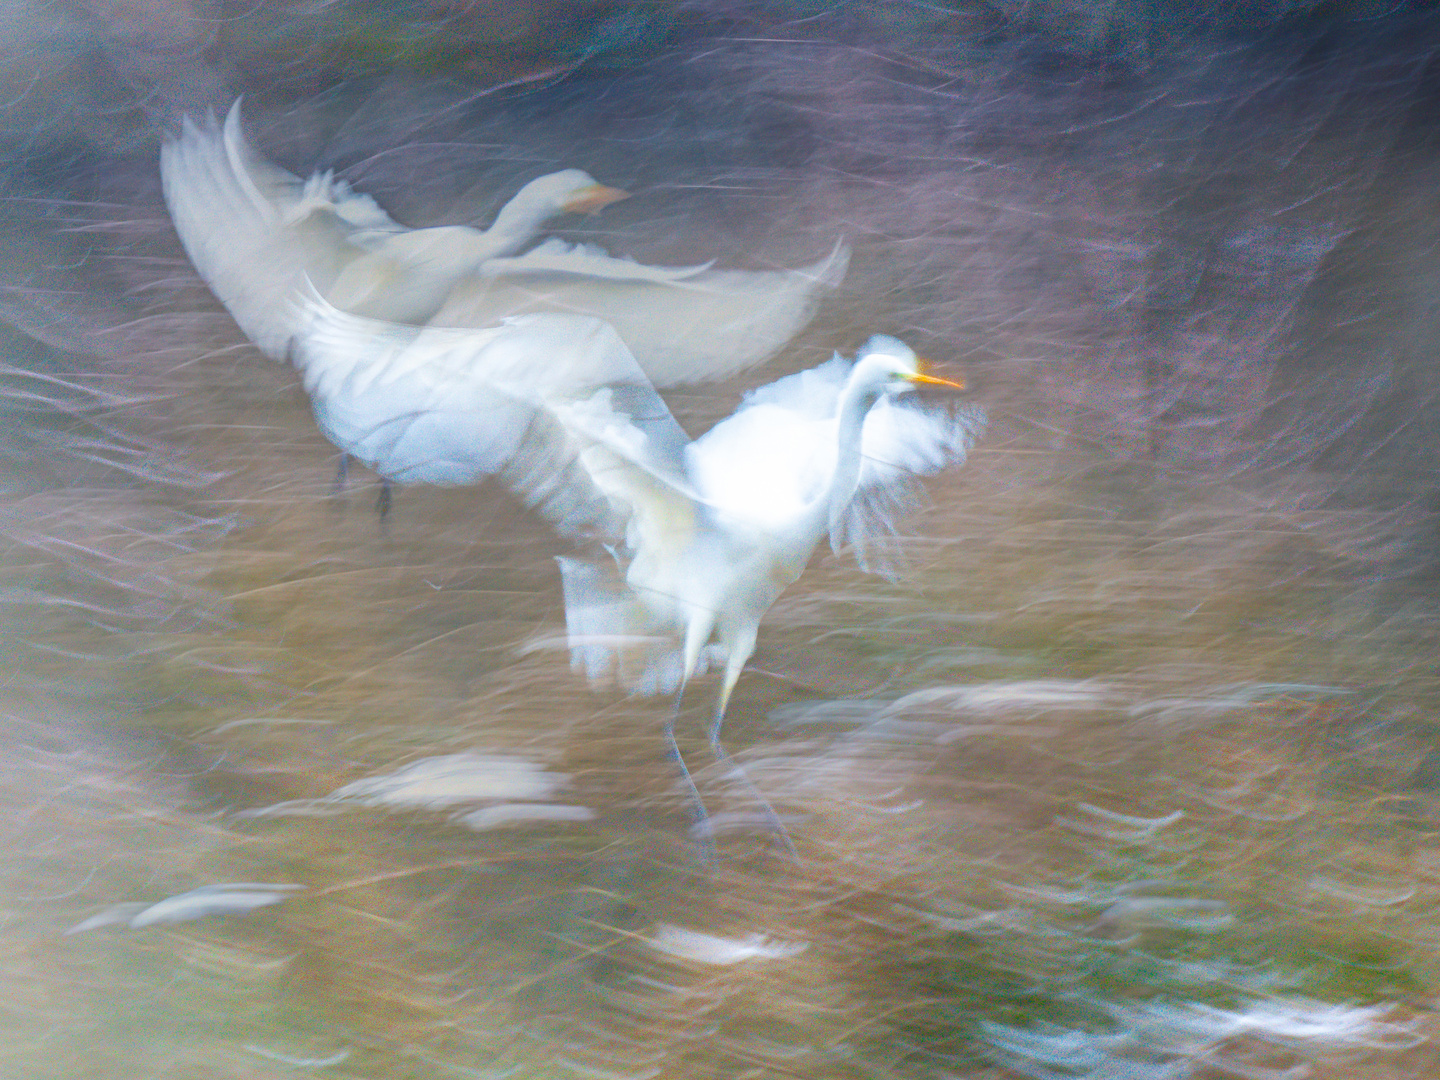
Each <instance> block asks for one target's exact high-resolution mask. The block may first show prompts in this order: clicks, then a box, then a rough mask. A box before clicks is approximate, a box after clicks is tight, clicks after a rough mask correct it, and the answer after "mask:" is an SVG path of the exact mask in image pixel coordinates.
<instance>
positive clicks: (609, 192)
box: [562, 184, 630, 214]
mask: <svg viewBox="0 0 1440 1080" xmlns="http://www.w3.org/2000/svg"><path fill="white" fill-rule="evenodd" d="M629 197H630V193H629V192H628V191H621V190H620V189H619V188H613V187H607V186H606V185H604V184H591V185H590V186H589V187H586V188H581V189H580V190H579V191H577V192H575V194H573V195H571V196H570V197H569V198H568V199H566V200H565V202H564V203H563V204H562V205H563V207H564V208H565V209H566V210H568V211H569V212H570V213H572V214H597V213H599V212H600V211H601V210H603V209H605V207H607V206H609V205H610V204H611V203H617V202H619V201H620V200H621V199H628V198H629Z"/></svg>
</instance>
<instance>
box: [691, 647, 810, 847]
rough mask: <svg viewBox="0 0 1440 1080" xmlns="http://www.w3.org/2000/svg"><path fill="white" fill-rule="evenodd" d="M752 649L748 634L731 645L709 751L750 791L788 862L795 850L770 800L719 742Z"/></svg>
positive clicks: (712, 724) (716, 703)
mask: <svg viewBox="0 0 1440 1080" xmlns="http://www.w3.org/2000/svg"><path fill="white" fill-rule="evenodd" d="M754 648H755V638H754V635H753V634H752V635H751V636H750V641H749V643H748V647H747V645H746V643H745V642H744V641H743V640H741V641H737V642H736V643H735V647H734V648H733V649H732V651H731V653H730V656H729V658H728V659H727V660H726V662H725V681H724V682H723V683H722V684H721V686H720V696H719V698H717V699H716V702H715V716H714V718H713V719H712V720H711V721H710V750H711V752H712V753H713V754H714V755H715V760H716V761H718V762H720V763H721V764H724V765H728V766H729V767H730V773H731V775H733V776H736V777H739V779H740V782H741V783H742V784H744V785H745V786H746V787H747V788H749V789H750V795H751V797H752V798H754V800H755V801H756V802H757V803H759V804H760V808H761V809H762V810H763V811H764V812H765V817H766V818H767V819H768V821H769V824H770V828H771V829H772V830H773V831H774V833H775V835H776V836H778V837H780V840H781V841H782V842H783V843H784V845H785V849H786V850H787V851H789V852H790V857H791V858H792V859H799V858H800V854H799V852H797V851H796V850H795V845H794V843H792V842H791V840H790V834H789V833H788V832H786V830H785V823H784V822H783V821H781V820H780V815H779V814H777V813H776V812H775V807H773V806H771V805H770V800H769V799H767V798H765V796H764V795H762V794H761V793H760V789H759V788H757V787H756V786H755V784H754V782H753V781H752V780H751V779H750V777H748V776H746V775H745V770H744V769H742V768H741V767H740V765H739V764H738V763H737V762H736V761H735V759H734V758H732V757H731V756H730V753H729V751H727V750H726V749H725V745H724V743H722V742H721V741H720V726H721V725H722V724H723V723H724V722H725V707H726V706H727V705H729V704H730V693H731V691H733V690H734V689H735V684H736V683H737V682H739V681H740V671H741V669H742V668H744V667H745V661H746V660H748V659H749V658H750V654H751V652H752V651H753V650H754Z"/></svg>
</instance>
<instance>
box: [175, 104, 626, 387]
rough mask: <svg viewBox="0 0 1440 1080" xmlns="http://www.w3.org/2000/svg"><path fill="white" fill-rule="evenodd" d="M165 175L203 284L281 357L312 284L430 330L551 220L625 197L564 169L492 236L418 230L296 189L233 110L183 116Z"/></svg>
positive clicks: (340, 184) (512, 208)
mask: <svg viewBox="0 0 1440 1080" xmlns="http://www.w3.org/2000/svg"><path fill="white" fill-rule="evenodd" d="M160 176H161V180H162V181H163V184H164V189H165V201H166V204H167V205H168V206H169V208H170V216H171V218H172V220H173V221H174V222H175V229H176V232H178V233H179V235H180V240H181V242H182V243H183V244H184V246H185V250H186V252H187V253H188V254H189V256H190V260H191V261H192V262H193V263H194V264H195V268H196V269H197V270H199V271H200V276H201V277H203V278H204V279H205V283H206V284H207V285H209V286H210V288H211V290H212V291H213V292H214V293H215V295H216V296H217V297H218V298H219V299H220V301H221V303H223V304H224V305H225V306H226V308H227V309H229V311H230V314H231V315H232V316H233V317H234V319H235V321H236V322H237V323H239V325H240V328H241V329H242V330H244V331H245V333H246V335H247V336H248V337H249V338H250V340H251V341H253V342H255V344H256V345H257V346H258V347H259V348H260V349H261V350H262V351H263V352H265V353H266V354H267V355H269V356H271V357H273V358H275V359H277V360H283V359H284V358H285V356H286V353H287V350H288V347H289V342H290V338H291V336H292V335H293V333H294V331H295V324H294V322H293V318H294V310H295V309H294V305H293V304H292V303H291V302H290V301H291V300H292V299H293V297H294V294H295V292H296V291H297V290H298V289H299V287H300V284H301V282H303V281H304V280H305V279H306V278H307V277H308V278H309V280H310V281H311V283H312V284H313V285H314V286H315V288H317V289H318V290H319V291H320V292H321V294H322V295H324V296H325V297H326V298H327V299H329V300H330V302H331V303H333V304H335V305H337V306H338V307H340V308H342V309H343V310H346V311H350V312H353V313H355V314H360V315H367V316H370V317H373V318H379V319H386V320H389V321H392V322H409V323H421V322H425V321H427V320H429V319H430V318H431V317H433V316H434V314H435V313H436V312H437V311H438V310H439V309H440V307H441V305H442V304H444V302H445V300H446V298H447V297H448V296H449V295H450V292H451V290H452V289H453V288H454V286H455V284H456V283H457V282H458V281H460V280H462V279H463V278H465V277H467V276H470V275H473V274H475V273H476V272H477V271H478V270H479V268H480V267H481V266H482V265H484V263H485V262H486V261H487V260H489V259H493V258H497V257H501V256H506V255H511V254H513V253H515V252H516V251H518V250H520V248H522V247H524V246H525V245H526V244H527V243H529V242H530V241H531V240H533V239H534V238H535V236H536V235H537V233H539V231H540V229H541V227H542V226H543V225H544V224H545V222H547V221H548V220H549V219H550V218H552V217H555V216H557V215H559V214H563V213H571V212H582V211H592V210H597V209H599V208H600V207H602V206H605V205H607V204H609V203H612V202H615V201H616V200H617V199H621V198H624V197H625V193H624V192H622V191H619V190H617V189H615V188H608V187H605V186H604V185H602V184H598V183H596V182H595V180H594V178H592V177H591V176H590V175H588V174H587V173H585V172H582V171H581V170H579V169H565V170H563V171H561V172H556V173H550V174H548V175H546V176H541V177H538V178H537V179H535V180H532V181H530V182H529V183H528V184H526V185H525V186H524V187H522V188H521V189H520V191H519V192H517V193H516V194H515V196H514V197H513V198H512V199H511V200H510V201H509V202H508V203H506V204H505V206H504V207H502V208H501V210H500V212H499V213H498V214H497V215H496V217H495V221H494V223H493V224H492V225H491V226H490V228H488V229H484V230H481V229H473V228H469V227H467V226H463V225H443V226H436V227H433V228H427V229H411V228H408V227H406V226H404V225H401V224H399V223H398V222H396V221H394V220H393V219H392V218H391V217H390V216H389V215H388V214H386V213H385V211H383V210H382V209H380V207H379V206H378V205H377V204H376V202H375V200H373V199H372V198H370V196H368V195H363V194H360V193H357V192H355V191H353V190H352V189H351V188H350V186H349V185H348V184H346V183H345V182H344V181H343V180H336V179H335V178H334V177H333V175H332V174H330V173H328V172H327V173H316V174H314V175H313V176H311V177H310V178H309V179H308V180H301V179H300V178H299V177H298V176H295V175H293V174H292V173H289V172H287V171H286V170H284V169H282V168H280V167H279V166H278V165H276V164H274V163H273V162H271V161H269V160H268V159H266V158H265V157H264V156H263V155H262V154H260V153H258V152H257V151H256V150H255V148H254V147H253V146H251V145H250V143H249V141H248V140H247V139H246V138H245V133H244V130H243V129H242V128H241V126H240V103H239V102H238V101H237V102H236V103H235V105H234V106H233V107H232V108H231V109H230V113H229V115H228V116H227V117H226V118H225V123H224V126H223V127H219V126H217V125H216V124H215V122H214V120H213V119H211V120H209V121H208V122H203V123H201V124H198V125H197V124H195V123H194V122H192V121H191V120H190V118H189V117H186V118H185V119H184V121H183V122H182V125H181V131H180V134H179V136H178V137H176V138H172V139H167V140H166V142H165V145H164V146H163V147H162V148H161V151H160ZM491 321H492V322H493V321H498V319H496V320H491Z"/></svg>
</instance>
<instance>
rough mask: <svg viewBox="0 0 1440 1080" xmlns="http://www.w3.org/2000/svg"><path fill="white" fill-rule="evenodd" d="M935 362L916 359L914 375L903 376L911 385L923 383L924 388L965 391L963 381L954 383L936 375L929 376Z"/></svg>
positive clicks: (920, 358) (921, 358) (922, 358)
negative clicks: (938, 387) (946, 387)
mask: <svg viewBox="0 0 1440 1080" xmlns="http://www.w3.org/2000/svg"><path fill="white" fill-rule="evenodd" d="M934 364H935V361H933V360H926V359H925V358H924V357H917V358H916V360H915V374H913V375H907V376H905V377H906V378H907V379H909V380H910V381H911V382H913V383H923V384H924V385H926V386H948V387H951V388H952V389H955V390H964V389H965V380H964V379H961V380H959V381H958V382H954V381H952V380H950V379H942V378H940V376H938V375H932V374H930V370H931V368H932V367H933V366H934Z"/></svg>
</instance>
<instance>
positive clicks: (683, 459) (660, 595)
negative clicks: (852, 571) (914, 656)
mask: <svg viewBox="0 0 1440 1080" xmlns="http://www.w3.org/2000/svg"><path fill="white" fill-rule="evenodd" d="M925 384H930V385H937V386H943V387H952V388H959V387H960V386H961V385H962V384H960V383H957V382H952V381H950V380H946V379H942V378H938V377H936V376H934V375H931V374H928V373H927V372H926V371H925V364H924V361H921V360H919V359H918V358H917V357H916V356H915V353H914V352H913V351H912V350H911V349H910V348H909V347H908V346H907V345H905V344H904V343H903V342H901V341H899V340H897V339H895V338H892V337H887V336H885V335H876V336H875V337H872V338H871V339H870V340H869V341H868V342H867V343H866V344H865V346H864V347H863V348H862V349H861V350H860V352H859V353H858V354H857V357H856V359H855V361H854V362H853V363H849V362H846V361H844V360H842V359H841V358H840V357H838V356H837V357H835V358H834V359H832V360H831V361H830V362H829V363H827V364H824V365H822V366H821V367H819V368H815V369H813V370H811V371H804V372H801V373H799V374H797V375H792V376H789V377H788V378H785V379H781V380H779V381H778V382H775V383H772V384H770V385H769V386H765V387H761V388H760V389H758V390H755V391H752V392H751V393H750V395H749V396H748V397H747V399H746V401H745V403H744V404H743V405H742V406H741V408H740V409H739V410H738V411H737V412H736V413H734V414H733V415H732V416H730V417H729V418H727V419H726V420H724V421H722V422H721V423H719V424H717V425H716V426H715V427H714V428H712V429H711V430H710V431H709V432H708V433H707V434H705V435H704V436H702V437H701V438H699V439H697V440H696V441H695V442H693V443H690V444H689V445H686V446H684V447H683V453H681V454H679V455H674V443H673V442H672V443H670V444H667V445H663V446H662V445H654V446H652V445H651V444H650V443H649V441H648V440H647V439H646V438H644V437H643V436H641V435H640V433H638V432H637V431H636V430H634V429H633V428H630V427H629V426H627V425H626V424H624V423H623V422H621V423H616V422H615V420H614V418H613V416H612V415H611V413H610V412H609V410H608V409H605V408H600V409H595V410H594V412H593V414H592V413H591V411H590V410H591V407H592V404H593V402H594V399H591V400H589V401H582V402H579V403H576V404H574V405H569V406H566V407H565V408H564V409H563V410H561V413H562V422H563V423H565V425H566V426H567V427H568V428H569V429H570V430H571V431H572V432H581V433H583V435H584V437H586V438H589V439H590V440H593V443H592V445H591V446H589V447H587V448H586V449H585V451H584V452H583V453H582V455H581V461H582V464H583V465H584V467H585V468H586V470H587V471H588V472H589V474H590V478H591V480H592V482H593V483H595V485H596V486H597V487H599V488H600V489H601V490H603V491H604V492H605V493H606V494H607V495H609V496H610V498H611V499H612V501H613V502H614V503H615V504H617V505H618V506H620V507H622V508H623V512H624V513H623V516H624V517H625V518H626V537H625V539H626V548H627V554H628V562H627V564H626V565H625V567H624V576H623V585H622V584H621V578H620V573H619V571H618V569H615V568H612V567H611V566H610V565H607V564H605V563H590V562H583V561H580V560H576V559H562V560H560V563H561V570H562V575H563V578H564V585H565V614H566V623H567V627H568V630H569V634H570V642H571V657H572V662H573V664H574V666H575V667H576V668H577V670H583V671H585V672H586V673H587V674H588V675H589V676H590V678H591V679H592V680H597V679H602V678H604V677H605V676H606V675H607V674H608V673H609V672H611V671H612V670H617V669H618V670H617V673H618V675H619V678H620V681H621V682H622V684H623V685H625V686H627V687H628V688H629V689H631V690H632V691H635V692H639V693H662V692H667V691H670V690H677V691H678V694H677V697H676V712H677V713H678V710H679V705H680V699H681V697H682V696H683V694H684V690H685V686H686V684H687V683H688V681H689V680H690V679H691V678H692V677H693V676H694V675H696V674H697V673H698V672H700V671H702V670H703V669H704V668H705V666H706V665H707V662H708V661H709V660H710V659H711V658H713V659H715V660H716V661H717V662H720V663H723V665H724V674H723V676H722V679H721V684H720V690H719V693H718V695H717V696H716V701H715V707H714V712H713V714H712V719H711V724H710V730H709V738H710V746H711V749H712V750H713V752H714V753H715V755H716V757H717V759H719V760H725V759H726V754H725V750H724V747H723V746H722V745H721V743H720V728H721V724H722V722H723V721H724V717H725V710H726V706H727V705H728V703H729V700H730V695H731V693H732V691H733V690H734V689H735V684H736V682H737V681H738V679H739V677H740V672H741V670H742V669H743V668H744V666H745V662H746V661H747V660H748V659H749V658H750V656H751V654H752V653H753V652H754V650H755V643H756V637H757V634H758V631H759V627H760V622H761V620H762V619H763V618H764V616H765V613H766V612H767V611H769V609H770V607H771V605H772V604H773V603H774V602H775V600H776V599H777V598H778V597H779V596H780V594H781V593H782V592H783V591H784V590H785V588H786V587H788V586H789V585H790V584H791V583H793V582H794V581H795V580H797V579H798V578H799V577H800V575H801V573H802V572H803V571H804V569H805V565H806V563H807V562H808V561H809V559H810V556H811V554H812V553H813V552H814V550H815V548H816V546H817V545H818V544H819V543H820V541H821V540H822V539H824V538H825V536H826V535H827V534H828V535H829V537H830V541H831V544H832V546H833V547H834V548H835V549H836V550H839V548H840V547H841V546H842V545H844V544H845V543H847V542H848V543H853V544H855V545H856V547H857V549H858V550H859V552H860V555H861V560H862V564H863V563H864V562H865V561H866V550H867V548H868V547H869V544H870V543H871V542H872V541H875V540H877V539H879V538H880V537H881V536H882V535H885V534H890V533H893V529H894V513H895V511H897V510H898V509H900V508H901V507H902V506H903V505H904V504H905V503H906V502H908V501H909V500H908V496H910V495H911V494H913V489H914V485H915V484H916V482H917V481H916V479H915V478H916V477H917V476H918V475H920V474H924V473H931V472H936V471H938V470H940V469H941V468H943V467H944V466H945V465H947V464H950V463H953V462H959V461H961V460H963V459H964V456H965V454H966V452H967V451H968V449H969V447H970V446H971V444H972V443H973V441H974V439H975V438H976V436H977V434H978V432H979V430H980V428H981V426H982V425H983V414H982V413H981V412H980V411H979V410H978V409H975V408H973V407H972V408H962V409H958V410H957V409H952V408H946V407H940V408H934V407H929V408H927V407H923V406H919V407H916V406H914V405H911V404H908V403H905V402H902V400H901V397H900V396H901V395H902V394H904V393H905V392H906V391H910V390H913V389H914V388H915V387H916V386H917V385H925ZM602 404H603V403H602ZM676 476H681V477H683V481H679V482H677V481H676V480H675V479H674V477H676ZM674 719H675V717H674V714H672V716H671V719H670V722H669V725H667V729H666V734H667V737H668V739H669V741H670V746H671V750H672V753H673V754H674V756H675V757H676V759H677V761H679V764H680V767H681V770H682V773H683V775H684V777H685V779H686V782H687V783H688V784H689V785H690V788H691V793H692V795H693V796H694V798H695V800H696V805H697V806H701V805H702V804H701V803H700V801H699V793H698V791H696V790H695V787H694V782H693V780H691V778H690V776H689V772H688V770H686V769H685V767H684V762H683V760H680V757H679V750H678V748H677V747H676V746H675V739H674V731H673V724H674ZM705 821H706V819H705V817H704V814H703V809H702V811H701V813H700V814H699V815H698V817H697V825H698V826H702V827H703V826H704V824H705Z"/></svg>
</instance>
